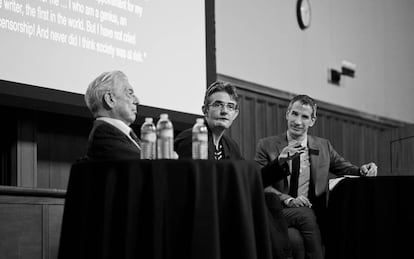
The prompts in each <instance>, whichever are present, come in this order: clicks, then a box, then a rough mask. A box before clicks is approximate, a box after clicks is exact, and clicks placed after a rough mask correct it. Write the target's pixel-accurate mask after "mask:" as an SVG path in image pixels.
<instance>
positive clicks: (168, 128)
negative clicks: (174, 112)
mask: <svg viewBox="0 0 414 259" xmlns="http://www.w3.org/2000/svg"><path fill="white" fill-rule="evenodd" d="M173 152H174V129H173V125H172V123H171V121H170V119H169V118H168V114H166V113H162V114H161V115H160V119H159V120H158V122H157V158H158V159H172V158H174V157H173Z"/></svg>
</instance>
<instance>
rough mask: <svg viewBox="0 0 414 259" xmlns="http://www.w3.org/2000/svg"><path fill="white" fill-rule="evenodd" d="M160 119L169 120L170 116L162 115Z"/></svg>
mask: <svg viewBox="0 0 414 259" xmlns="http://www.w3.org/2000/svg"><path fill="white" fill-rule="evenodd" d="M160 119H164V120H166V119H168V114H167V113H161V114H160Z"/></svg>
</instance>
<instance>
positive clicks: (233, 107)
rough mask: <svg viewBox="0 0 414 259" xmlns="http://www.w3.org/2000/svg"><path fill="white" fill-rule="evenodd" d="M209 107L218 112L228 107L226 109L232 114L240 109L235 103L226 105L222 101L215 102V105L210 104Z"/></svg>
mask: <svg viewBox="0 0 414 259" xmlns="http://www.w3.org/2000/svg"><path fill="white" fill-rule="evenodd" d="M208 106H210V107H211V108H213V109H216V110H218V109H223V108H224V107H226V109H227V110H228V111H231V112H233V111H235V110H237V109H238V106H237V104H235V103H225V102H220V101H215V102H213V103H210V104H209V105H208Z"/></svg>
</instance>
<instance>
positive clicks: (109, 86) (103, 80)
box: [85, 71, 140, 160]
mask: <svg viewBox="0 0 414 259" xmlns="http://www.w3.org/2000/svg"><path fill="white" fill-rule="evenodd" d="M85 102H86V105H87V106H88V108H89V110H90V111H91V113H92V114H93V116H94V117H95V121H94V124H93V128H92V130H91V132H90V134H89V139H88V149H87V158H88V159H93V160H107V159H132V158H139V157H140V146H139V140H138V138H137V136H136V135H135V133H134V132H133V130H132V129H131V128H130V127H129V125H130V124H131V123H133V122H134V121H135V119H136V116H137V111H138V103H139V102H138V98H137V97H136V96H135V94H134V90H133V89H132V87H131V85H130V84H129V82H128V78H127V76H126V75H125V74H124V73H123V72H121V71H110V72H105V73H102V74H101V75H99V76H98V77H97V78H96V79H95V80H93V81H92V82H91V83H90V84H89V87H88V89H87V91H86V94H85Z"/></svg>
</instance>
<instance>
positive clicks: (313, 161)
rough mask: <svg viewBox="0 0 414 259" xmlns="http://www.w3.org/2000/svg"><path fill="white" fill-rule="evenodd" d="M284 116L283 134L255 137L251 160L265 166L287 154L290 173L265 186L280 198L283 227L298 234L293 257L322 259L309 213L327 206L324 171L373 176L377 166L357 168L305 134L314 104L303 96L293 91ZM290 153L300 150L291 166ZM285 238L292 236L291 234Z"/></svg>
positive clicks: (311, 121) (314, 221) (313, 117)
mask: <svg viewBox="0 0 414 259" xmlns="http://www.w3.org/2000/svg"><path fill="white" fill-rule="evenodd" d="M286 120H287V127H288V129H287V132H285V133H283V134H281V135H278V136H272V137H267V138H264V139H260V140H259V143H258V145H257V150H256V157H255V160H256V161H257V162H258V164H260V165H261V166H265V165H266V164H268V163H269V162H270V161H273V160H275V159H279V160H280V159H283V158H291V160H289V161H288V162H287V163H288V164H289V168H290V170H291V174H290V175H289V176H288V177H286V178H285V179H283V180H281V181H278V182H275V183H274V184H273V185H272V186H271V187H268V188H267V189H266V192H272V193H275V194H276V195H278V196H279V197H280V199H281V201H282V203H283V206H284V209H283V214H284V216H285V217H286V219H287V222H288V226H289V227H294V228H296V229H298V230H299V232H300V234H301V236H302V238H303V243H304V246H305V251H304V254H300V251H299V252H298V251H296V252H297V253H296V254H295V251H293V253H294V258H323V249H322V241H321V234H320V230H319V225H318V223H317V218H316V216H315V215H317V216H318V217H319V215H323V214H320V213H319V212H322V211H323V208H324V207H326V205H327V197H328V196H327V194H328V191H329V189H328V188H329V179H328V176H329V172H331V173H333V174H336V175H346V174H350V175H360V176H376V174H377V166H376V165H375V163H372V162H371V163H368V164H365V165H362V166H361V167H357V166H355V165H353V164H351V163H350V162H349V161H347V160H345V159H344V158H343V157H342V156H340V155H339V154H338V153H337V152H336V151H335V149H334V148H333V146H332V145H331V143H330V142H329V141H328V140H327V139H323V138H319V137H315V136H311V135H308V129H309V128H310V127H312V126H313V125H314V124H315V121H316V103H315V102H314V100H313V99H312V98H310V97H309V96H307V95H298V96H296V97H294V98H293V99H292V100H291V101H290V104H289V107H288V109H287V112H286ZM295 153H300V155H299V156H297V159H296V160H297V162H296V165H295V162H293V161H294V160H295V159H293V158H292V154H295ZM294 168H296V170H295V169H294ZM293 171H296V173H295V174H294V173H293ZM294 175H296V176H294ZM315 213H316V214H315ZM321 217H322V216H321ZM318 219H319V218H318ZM289 238H291V240H292V239H294V237H292V236H291V233H289ZM292 246H293V247H294V246H295V245H294V244H292ZM293 250H294V249H293Z"/></svg>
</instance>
